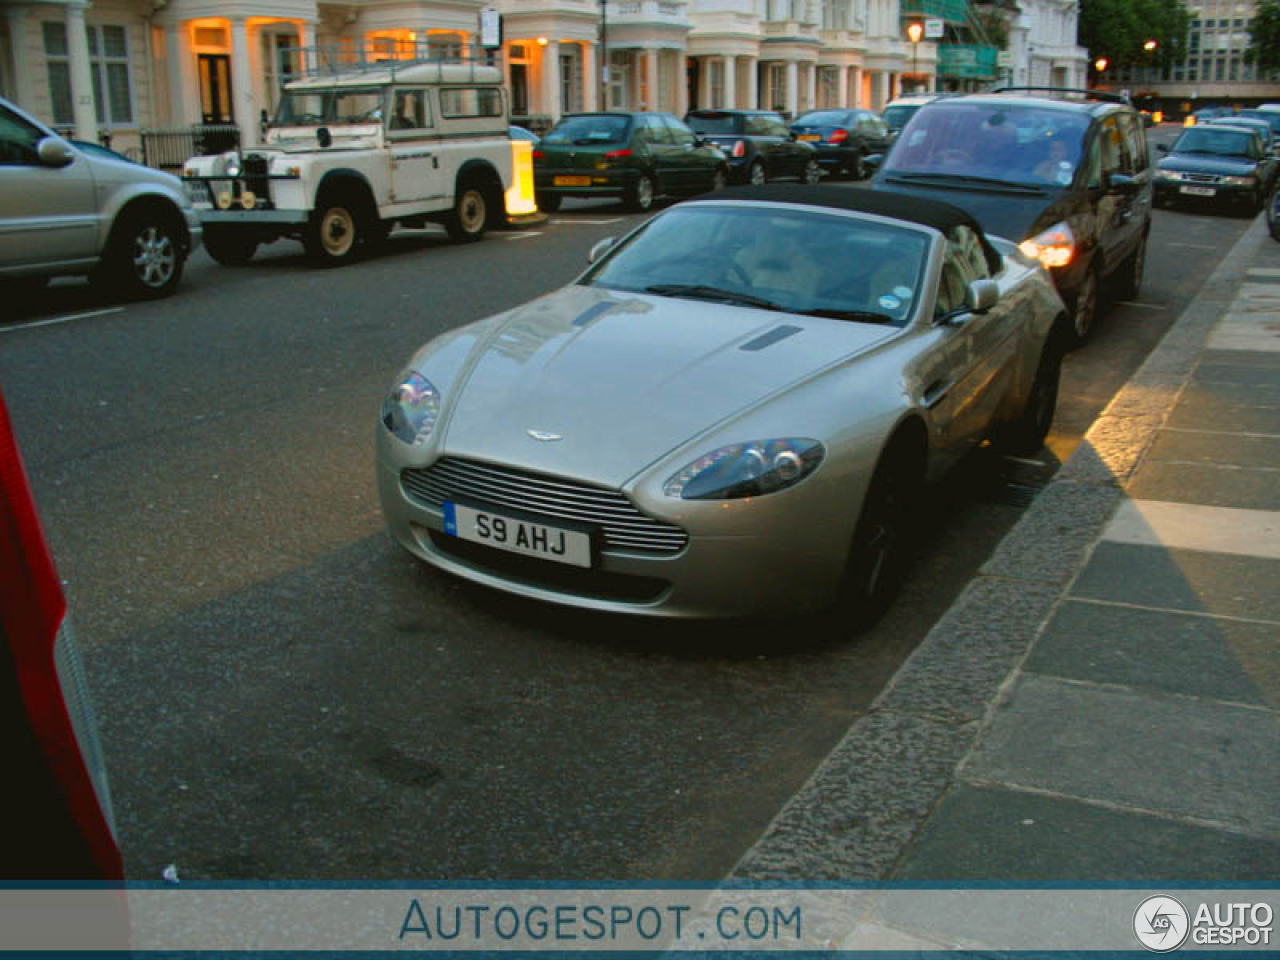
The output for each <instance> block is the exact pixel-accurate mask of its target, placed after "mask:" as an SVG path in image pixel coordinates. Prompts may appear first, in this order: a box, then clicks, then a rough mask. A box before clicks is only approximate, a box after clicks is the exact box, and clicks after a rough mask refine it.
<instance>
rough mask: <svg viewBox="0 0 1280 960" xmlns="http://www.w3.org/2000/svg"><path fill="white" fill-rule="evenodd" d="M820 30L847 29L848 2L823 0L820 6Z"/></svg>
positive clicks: (847, 0) (846, 0)
mask: <svg viewBox="0 0 1280 960" xmlns="http://www.w3.org/2000/svg"><path fill="white" fill-rule="evenodd" d="M822 29H824V30H848V29H849V0H824V2H823V4H822Z"/></svg>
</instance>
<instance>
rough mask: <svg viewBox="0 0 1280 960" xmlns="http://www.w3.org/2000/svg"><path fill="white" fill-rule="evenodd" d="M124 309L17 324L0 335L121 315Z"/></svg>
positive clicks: (88, 312)
mask: <svg viewBox="0 0 1280 960" xmlns="http://www.w3.org/2000/svg"><path fill="white" fill-rule="evenodd" d="M123 312H124V307H104V308H103V309H101V310H89V311H87V312H85V313H71V314H68V315H67V316H65V317H50V318H49V319H47V320H32V321H31V322H30V323H19V324H15V325H14V326H11V327H0V333H11V332H12V331H14V330H30V329H31V328H32V327H50V326H53V325H54V324H55V323H68V322H70V321H71V320H86V319H88V318H89V317H102V316H106V315H107V314H108V313H123Z"/></svg>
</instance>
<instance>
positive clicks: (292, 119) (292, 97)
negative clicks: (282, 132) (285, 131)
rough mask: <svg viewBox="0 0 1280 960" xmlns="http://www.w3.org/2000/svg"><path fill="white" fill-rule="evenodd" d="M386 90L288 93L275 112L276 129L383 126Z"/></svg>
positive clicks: (351, 89)
mask: <svg viewBox="0 0 1280 960" xmlns="http://www.w3.org/2000/svg"><path fill="white" fill-rule="evenodd" d="M384 96H385V90H384V89H383V88H382V87H360V88H356V87H352V88H343V89H340V90H286V91H285V92H284V93H283V94H281V96H280V106H279V108H278V109H277V110H276V120H275V125H276V126H277V127H297V126H319V125H322V124H334V125H338V124H344V123H381V122H382V103H383V99H384Z"/></svg>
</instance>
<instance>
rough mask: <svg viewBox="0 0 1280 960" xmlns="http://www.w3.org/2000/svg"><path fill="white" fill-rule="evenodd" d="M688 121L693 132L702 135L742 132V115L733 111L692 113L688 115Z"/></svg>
mask: <svg viewBox="0 0 1280 960" xmlns="http://www.w3.org/2000/svg"><path fill="white" fill-rule="evenodd" d="M688 123H689V126H690V127H692V128H693V132H694V133H699V134H702V135H704V136H706V135H715V134H717V133H741V132H742V117H741V116H740V115H738V114H735V113H694V114H690V115H689V118H688Z"/></svg>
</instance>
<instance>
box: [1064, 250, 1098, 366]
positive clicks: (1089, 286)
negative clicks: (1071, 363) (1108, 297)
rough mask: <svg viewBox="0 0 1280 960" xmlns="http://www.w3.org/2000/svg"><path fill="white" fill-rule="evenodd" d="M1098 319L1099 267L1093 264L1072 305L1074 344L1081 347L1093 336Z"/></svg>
mask: <svg viewBox="0 0 1280 960" xmlns="http://www.w3.org/2000/svg"><path fill="white" fill-rule="evenodd" d="M1097 321H1098V269H1097V267H1095V266H1091V267H1090V268H1089V270H1088V272H1086V273H1085V275H1084V280H1083V281H1081V283H1080V289H1079V290H1077V291H1076V298H1075V301H1074V303H1073V304H1072V307H1071V324H1070V330H1069V331H1068V332H1069V333H1070V335H1071V342H1072V345H1073V346H1076V347H1081V346H1084V345H1085V344H1086V343H1088V342H1089V338H1090V337H1091V336H1093V328H1094V326H1096V325H1097Z"/></svg>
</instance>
